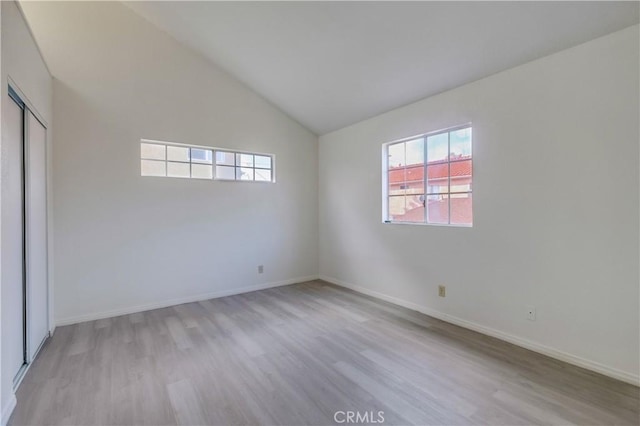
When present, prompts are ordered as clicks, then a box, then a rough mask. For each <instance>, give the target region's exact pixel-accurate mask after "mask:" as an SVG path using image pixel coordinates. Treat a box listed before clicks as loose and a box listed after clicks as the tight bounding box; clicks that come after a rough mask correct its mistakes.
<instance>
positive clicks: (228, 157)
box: [216, 151, 235, 166]
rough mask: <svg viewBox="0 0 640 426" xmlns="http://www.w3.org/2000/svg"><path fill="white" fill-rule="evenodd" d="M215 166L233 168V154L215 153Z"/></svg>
mask: <svg viewBox="0 0 640 426" xmlns="http://www.w3.org/2000/svg"><path fill="white" fill-rule="evenodd" d="M216 164H224V165H225V166H233V165H235V155H234V154H233V152H224V151H216Z"/></svg>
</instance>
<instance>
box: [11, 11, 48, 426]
mask: <svg viewBox="0 0 640 426" xmlns="http://www.w3.org/2000/svg"><path fill="white" fill-rule="evenodd" d="M1 7H2V26H1V28H2V48H1V52H2V66H1V68H2V80H1V82H0V83H1V89H0V95H1V96H2V100H1V102H2V111H3V112H4V111H6V105H7V102H12V101H11V100H10V99H9V96H8V89H7V88H8V83H9V80H11V81H12V85H13V86H14V88H16V89H18V90H19V92H20V95H21V96H22V98H23V100H24V101H25V102H26V103H27V104H28V105H29V108H30V109H31V110H33V111H34V112H35V113H36V114H37V115H38V116H39V117H40V118H41V119H43V120H44V121H45V122H46V124H47V125H48V127H49V129H50V130H51V127H52V126H51V118H52V103H51V97H52V82H51V76H50V75H49V72H48V70H47V68H46V65H45V63H44V61H43V60H42V57H41V56H40V53H39V51H38V47H37V46H36V44H35V41H34V40H33V38H32V37H31V33H30V32H29V28H28V27H27V24H26V22H25V21H24V19H23V17H22V14H21V13H20V10H19V9H18V6H17V5H16V4H15V3H14V2H10V1H3V2H2V6H1ZM2 118H3V120H4V118H5V116H4V114H3V115H2ZM3 124H4V123H3ZM2 127H3V132H4V129H5V126H4V125H3V126H2ZM51 141H52V138H51V131H48V133H47V144H48V149H51ZM6 142H7V140H6V139H5V134H4V133H3V138H2V146H1V150H0V156H1V163H0V168H1V169H2V172H1V173H0V176H2V178H1V181H0V184H1V185H0V186H1V192H0V195H2V211H3V212H4V211H6V209H8V208H11V207H12V206H10V205H8V204H7V203H6V201H7V198H6V197H5V196H4V195H5V194H6V193H7V191H8V188H7V186H6V185H5V182H6V181H7V180H6V179H5V178H6V174H5V171H6V170H7V163H6V162H5V161H7V160H6V158H7V157H6V155H5V153H6V152H7V150H8V149H9V147H8V145H7V143H6ZM50 199H51V198H50ZM3 214H4V213H3ZM3 219H4V217H3ZM1 228H3V232H2V253H0V254H1V258H2V262H1V271H2V275H1V276H2V297H1V298H2V305H3V306H2V310H1V312H2V313H3V314H4V313H7V312H8V310H7V306H8V304H9V303H12V302H13V301H14V299H12V298H10V297H9V296H10V295H9V294H7V289H8V288H9V286H8V285H5V284H6V282H5V277H7V276H11V275H12V274H11V269H12V268H22V265H21V264H15V263H14V262H10V263H9V262H8V255H9V254H10V252H9V251H10V250H11V248H12V247H16V244H15V241H11V240H9V239H8V238H7V236H8V235H9V233H7V232H5V231H6V224H5V223H4V220H3V221H2V227H1ZM50 284H51V283H50ZM1 327H2V334H1V336H2V338H1V339H0V340H1V341H2V342H5V343H6V342H7V341H12V340H13V339H12V337H13V336H12V335H13V334H14V333H16V332H18V330H19V329H18V327H16V324H14V323H13V322H9V321H6V320H4V318H3V320H2V321H1ZM8 349H9V346H8V345H7V344H2V350H4V351H5V352H6V350H8ZM1 359H2V360H7V357H6V356H4V354H3V356H2V358H1ZM1 364H2V368H1V369H0V370H1V376H0V382H1V383H0V407H1V408H2V422H5V421H7V420H8V416H9V414H10V412H11V410H12V408H13V404H15V396H14V394H13V389H12V387H13V384H12V383H13V376H14V374H15V371H9V365H8V363H7V362H4V363H1Z"/></svg>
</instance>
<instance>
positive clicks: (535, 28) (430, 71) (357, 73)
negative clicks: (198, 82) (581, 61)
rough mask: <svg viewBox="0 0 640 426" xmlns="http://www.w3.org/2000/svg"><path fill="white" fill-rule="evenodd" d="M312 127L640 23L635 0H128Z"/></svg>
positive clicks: (349, 120) (345, 120)
mask: <svg viewBox="0 0 640 426" xmlns="http://www.w3.org/2000/svg"><path fill="white" fill-rule="evenodd" d="M125 5H127V6H128V7H130V8H131V9H132V10H133V11H135V12H136V13H137V14H139V15H141V16H142V17H143V18H146V19H147V20H148V21H150V22H152V23H153V24H155V25H156V26H158V27H159V28H161V29H163V30H165V31H166V32H168V33H169V34H170V35H172V36H174V37H175V38H176V39H178V40H180V41H182V42H183V43H184V44H186V45H187V46H189V47H191V48H193V49H195V50H196V51H199V52H200V53H201V54H203V55H204V56H206V57H207V58H209V59H210V60H211V61H212V62H214V63H215V64H217V65H218V66H220V67H221V68H223V69H224V70H226V71H227V72H229V73H230V74H231V75H233V76H235V77H236V78H237V79H239V80H240V81H242V82H243V83H245V84H246V85H247V86H249V87H250V88H252V89H253V90H254V91H256V92H258V93H259V94H261V95H262V96H263V97H264V98H266V99H267V100H268V101H270V102H271V103H273V104H274V105H276V106H277V107H279V108H280V109H282V110H283V111H284V112H286V113H287V114H288V115H290V116H291V117H293V118H294V119H295V120H297V121H298V122H300V123H301V124H303V125H304V126H305V127H307V128H308V129H310V130H311V131H313V132H314V133H316V134H325V133H327V132H330V131H332V130H336V129H339V128H342V127H345V126H347V125H350V124H353V123H356V122H358V121H361V120H363V119H366V118H369V117H372V116H375V115H377V114H380V113H382V112H386V111H389V110H391V109H393V108H396V107H399V106H402V105H406V104H408V103H411V102H413V101H416V100H419V99H422V98H424V97H427V96H430V95H433V94H436V93H439V92H442V91H445V90H447V89H451V88H454V87H456V86H460V85H462V84H465V83H468V82H471V81H474V80H477V79H480V78H482V77H485V76H488V75H490V74H493V73H496V72H499V71H502V70H505V69H508V68H511V67H514V66H517V65H519V64H522V63H525V62H527V61H530V60H533V59H536V58H539V57H542V56H545V55H548V54H551V53H553V52H556V51H559V50H562V49H566V48H568V47H571V46H574V45H577V44H580V43H582V42H585V41H588V40H591V39H593V38H596V37H599V36H602V35H605V34H608V33H610V32H613V31H616V30H619V29H622V28H625V27H627V26H630V25H633V24H636V23H638V21H639V7H638V2H187V1H178V2H171V1H140V2H125Z"/></svg>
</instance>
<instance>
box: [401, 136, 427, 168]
mask: <svg viewBox="0 0 640 426" xmlns="http://www.w3.org/2000/svg"><path fill="white" fill-rule="evenodd" d="M405 156H406V161H407V165H408V166H411V165H414V164H424V139H422V138H420V139H414V140H412V141H408V142H406V143H405Z"/></svg>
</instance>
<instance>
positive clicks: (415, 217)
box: [389, 195, 424, 223]
mask: <svg viewBox="0 0 640 426" xmlns="http://www.w3.org/2000/svg"><path fill="white" fill-rule="evenodd" d="M389 220H391V221H394V222H415V223H424V195H411V196H392V197H389Z"/></svg>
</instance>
